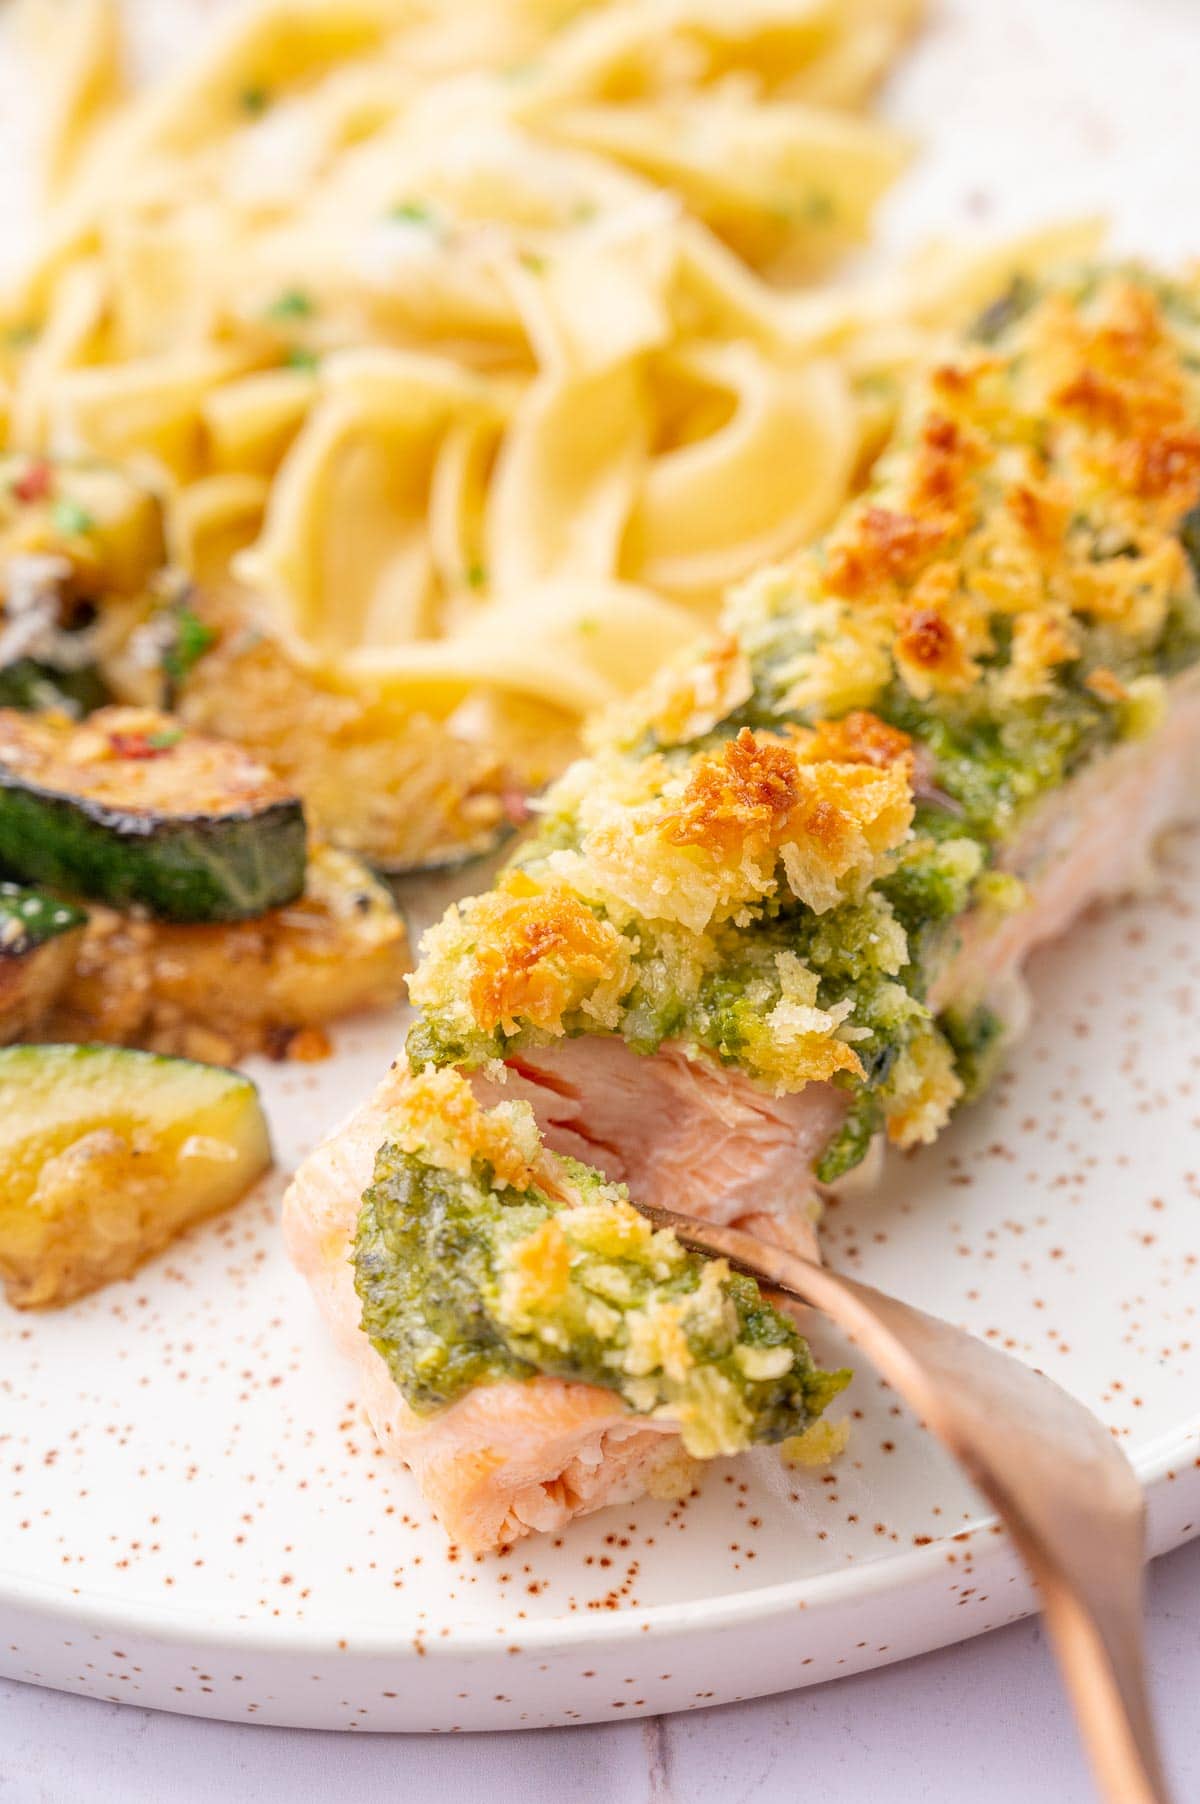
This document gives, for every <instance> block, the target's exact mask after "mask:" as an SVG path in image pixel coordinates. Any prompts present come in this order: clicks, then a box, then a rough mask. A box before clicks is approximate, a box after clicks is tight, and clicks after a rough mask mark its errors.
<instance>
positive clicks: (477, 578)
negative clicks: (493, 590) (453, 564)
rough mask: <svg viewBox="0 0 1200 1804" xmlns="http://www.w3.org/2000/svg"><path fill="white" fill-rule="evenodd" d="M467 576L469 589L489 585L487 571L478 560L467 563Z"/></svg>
mask: <svg viewBox="0 0 1200 1804" xmlns="http://www.w3.org/2000/svg"><path fill="white" fill-rule="evenodd" d="M466 578H467V587H468V588H469V589H483V588H486V587H487V571H486V570H485V569H484V567H483V565H482V564H481V563H479V562H478V560H476V562H475V563H473V564H468V565H467V568H466Z"/></svg>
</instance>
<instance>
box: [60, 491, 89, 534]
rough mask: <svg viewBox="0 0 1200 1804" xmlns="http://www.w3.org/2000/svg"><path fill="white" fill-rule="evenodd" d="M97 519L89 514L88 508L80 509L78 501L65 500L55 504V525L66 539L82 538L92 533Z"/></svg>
mask: <svg viewBox="0 0 1200 1804" xmlns="http://www.w3.org/2000/svg"><path fill="white" fill-rule="evenodd" d="M95 524H96V521H95V517H94V515H92V514H89V513H88V511H87V508H86V507H80V505H79V503H78V501H69V500H66V499H65V498H64V499H63V500H62V501H56V502H55V504H54V525H55V529H56V531H58V532H61V533H62V534H63V535H64V537H65V538H69V539H71V538H81V537H82V536H83V534H84V533H89V532H91V530H92V528H93V527H94V526H95Z"/></svg>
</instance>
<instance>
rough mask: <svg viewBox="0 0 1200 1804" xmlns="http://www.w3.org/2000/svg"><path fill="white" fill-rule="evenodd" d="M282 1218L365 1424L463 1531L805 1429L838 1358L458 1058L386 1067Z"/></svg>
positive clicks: (478, 1534) (553, 1515) (688, 1478)
mask: <svg viewBox="0 0 1200 1804" xmlns="http://www.w3.org/2000/svg"><path fill="white" fill-rule="evenodd" d="M283 1221H284V1235H285V1239H286V1242H287V1246H288V1250H289V1252H290V1253H291V1256H292V1258H293V1260H294V1261H295V1263H296V1265H297V1266H298V1267H299V1269H300V1271H301V1272H302V1273H303V1274H304V1276H305V1277H306V1278H307V1279H308V1281H309V1283H310V1284H311V1285H312V1288H313V1291H314V1293H315V1295H316V1298H317V1302H318V1304H319V1306H320V1308H321V1311H322V1313H323V1315H324V1316H325V1318H326V1320H327V1322H328V1323H329V1326H330V1327H331V1328H332V1330H333V1332H334V1335H335V1337H336V1338H337V1340H338V1342H339V1344H340V1346H341V1349H342V1351H343V1352H344V1353H346V1354H347V1355H348V1356H349V1358H350V1359H351V1360H352V1362H353V1363H354V1365H355V1367H356V1369H357V1371H358V1375H359V1380H360V1384H361V1391H362V1397H363V1403H364V1406H365V1408H366V1412H367V1415H368V1417H369V1418H370V1421H371V1424H372V1426H373V1428H374V1429H375V1432H376V1434H377V1436H378V1438H379V1441H380V1444H381V1445H382V1446H383V1448H384V1449H385V1451H386V1452H388V1453H390V1454H393V1455H394V1456H396V1457H397V1458H398V1459H400V1460H402V1461H403V1462H404V1463H405V1464H406V1465H408V1466H409V1467H410V1468H411V1469H412V1472H413V1474H414V1476H415V1478H416V1480H417V1483H418V1485H419V1486H420V1488H421V1491H422V1493H423V1495H424V1496H425V1498H426V1499H427V1501H428V1502H429V1504H430V1505H431V1507H432V1508H433V1510H434V1513H435V1514H436V1516H437V1517H438V1520H439V1521H440V1522H441V1523H442V1525H443V1527H444V1528H445V1529H446V1531H447V1533H448V1534H449V1535H450V1536H451V1538H452V1539H453V1540H454V1541H456V1542H458V1543H459V1544H460V1545H462V1546H464V1547H467V1548H469V1549H471V1550H474V1551H482V1550H486V1549H488V1548H492V1547H496V1546H500V1545H503V1544H505V1543H507V1542H511V1541H515V1540H517V1539H518V1538H519V1537H520V1536H522V1535H526V1534H529V1533H530V1532H531V1531H534V1530H542V1531H545V1530H552V1529H557V1528H561V1527H562V1526H563V1525H564V1524H565V1523H566V1522H568V1521H569V1520H571V1518H572V1517H574V1516H578V1515H585V1514H587V1513H589V1512H590V1511H592V1510H596V1509H600V1508H602V1507H603V1506H604V1505H605V1504H609V1503H622V1502H627V1501H629V1500H630V1499H632V1498H634V1497H637V1496H640V1495H641V1494H642V1492H644V1491H645V1490H647V1489H649V1490H652V1491H657V1492H658V1493H659V1494H660V1495H664V1496H678V1495H680V1494H682V1493H683V1492H686V1491H687V1490H688V1489H689V1488H690V1485H691V1483H692V1476H693V1473H694V1470H695V1461H696V1460H698V1459H709V1458H713V1457H715V1456H716V1455H719V1454H729V1453H736V1452H739V1451H740V1450H741V1449H742V1448H744V1447H747V1446H750V1445H751V1444H753V1443H755V1442H764V1441H765V1442H779V1441H786V1440H788V1439H789V1438H791V1437H802V1436H804V1435H806V1434H808V1433H809V1431H810V1430H811V1429H812V1428H813V1427H814V1426H815V1425H816V1424H817V1421H818V1418H819V1417H820V1415H821V1412H822V1410H823V1409H824V1407H825V1405H826V1403H827V1402H828V1401H829V1400H830V1399H831V1398H832V1397H833V1396H835V1395H836V1394H837V1392H838V1391H839V1390H840V1389H841V1388H842V1386H843V1385H844V1384H845V1383H846V1381H847V1379H848V1376H849V1374H848V1373H828V1372H822V1371H820V1370H819V1369H818V1368H817V1367H816V1366H815V1365H814V1364H813V1361H812V1359H811V1357H810V1355H809V1351H808V1348H807V1346H806V1345H805V1343H804V1341H803V1340H802V1339H801V1337H800V1335H799V1334H798V1333H797V1331H796V1329H795V1327H794V1325H793V1324H792V1323H791V1322H790V1321H789V1320H788V1319H786V1318H785V1317H784V1316H782V1315H780V1314H779V1313H778V1312H777V1311H776V1310H775V1309H773V1308H771V1307H770V1306H769V1305H768V1304H767V1303H766V1301H765V1300H764V1299H763V1297H762V1296H761V1295H760V1294H759V1291H758V1287H757V1285H755V1284H754V1283H753V1282H752V1281H751V1280H750V1279H748V1278H745V1277H742V1276H739V1275H737V1274H735V1273H732V1272H730V1270H729V1269H728V1267H727V1266H726V1265H725V1263H724V1261H722V1260H705V1259H703V1258H701V1257H699V1256H698V1255H696V1254H694V1253H688V1252H686V1251H685V1249H684V1248H683V1247H682V1246H681V1245H680V1244H679V1243H678V1242H677V1241H676V1240H675V1238H674V1236H673V1235H672V1234H670V1233H664V1232H662V1231H661V1230H655V1229H653V1228H651V1227H650V1225H649V1223H648V1222H647V1221H646V1220H645V1218H644V1217H643V1216H641V1215H640V1214H638V1212H637V1211H636V1210H635V1209H634V1208H632V1207H631V1205H630V1204H629V1202H628V1201H627V1200H626V1197H625V1195H624V1194H623V1193H622V1192H621V1191H619V1190H618V1189H616V1188H615V1187H614V1186H612V1185H608V1184H606V1183H604V1181H603V1180H602V1179H601V1178H600V1176H599V1174H598V1173H596V1172H594V1171H592V1170H589V1169H588V1168H586V1167H584V1166H581V1165H577V1164H576V1163H575V1162H574V1161H573V1160H568V1159H562V1158H560V1157H558V1156H557V1155H556V1154H554V1153H551V1152H550V1151H549V1150H548V1149H547V1148H546V1146H545V1145H544V1144H543V1142H542V1139H541V1136H540V1134H539V1132H538V1129H537V1126H536V1124H535V1122H534V1119H533V1114H532V1111H531V1110H530V1108H529V1106H528V1104H526V1103H520V1102H518V1103H511V1102H505V1103H501V1104H499V1105H497V1106H496V1107H495V1108H493V1109H491V1110H484V1109H483V1108H481V1106H480V1105H479V1103H478V1102H477V1100H476V1099H475V1097H474V1095H473V1094H472V1092H471V1090H470V1088H469V1087H468V1085H467V1082H466V1080H465V1079H464V1078H463V1077H462V1076H460V1075H459V1074H458V1073H457V1072H453V1071H442V1072H431V1073H423V1074H421V1075H419V1076H416V1077H413V1076H410V1075H409V1074H408V1073H407V1072H402V1071H401V1070H399V1069H398V1068H396V1069H393V1071H391V1072H390V1073H389V1074H388V1076H387V1078H386V1079H385V1080H384V1082H383V1084H382V1085H381V1086H380V1088H379V1090H378V1091H377V1092H376V1094H375V1095H374V1096H373V1097H372V1098H370V1100H369V1101H368V1102H367V1103H365V1104H364V1105H363V1106H362V1107H361V1108H360V1109H359V1111H358V1112H357V1114H356V1115H355V1116H354V1117H353V1118H352V1120H351V1121H350V1122H349V1123H347V1125H346V1126H345V1127H344V1128H342V1129H341V1130H340V1131H339V1132H338V1133H337V1134H335V1135H333V1136H332V1137H331V1138H330V1139H329V1140H327V1141H326V1142H325V1144H324V1145H323V1146H321V1147H319V1148H318V1149H317V1151H316V1152H315V1153H313V1154H312V1156H311V1157H310V1158H309V1159H307V1160H306V1161H305V1163H304V1165H303V1166H302V1167H301V1169H300V1171H299V1172H298V1173H297V1174H296V1177H295V1178H294V1179H293V1181H292V1183H291V1185H290V1187H289V1189H288V1193H287V1196H286V1198H285V1200H284V1215H283Z"/></svg>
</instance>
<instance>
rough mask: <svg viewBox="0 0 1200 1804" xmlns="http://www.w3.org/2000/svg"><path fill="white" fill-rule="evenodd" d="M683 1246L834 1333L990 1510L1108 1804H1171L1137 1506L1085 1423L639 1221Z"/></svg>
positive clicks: (1045, 1388)
mask: <svg viewBox="0 0 1200 1804" xmlns="http://www.w3.org/2000/svg"><path fill="white" fill-rule="evenodd" d="M638 1206H639V1207H640V1208H641V1210H642V1214H643V1215H646V1216H647V1217H648V1218H649V1219H650V1220H651V1221H652V1222H654V1224H655V1225H656V1226H657V1227H663V1228H670V1229H671V1230H672V1231H673V1233H674V1234H675V1235H676V1236H677V1237H678V1239H679V1240H681V1241H682V1242H683V1244H684V1245H685V1246H689V1247H693V1248H695V1249H696V1250H697V1251H698V1252H701V1253H710V1254H714V1255H718V1256H720V1257H723V1258H725V1259H728V1261H729V1263H730V1264H731V1265H732V1266H734V1267H736V1269H737V1270H739V1271H743V1272H746V1273H747V1274H748V1275H749V1276H750V1277H752V1278H757V1279H759V1280H760V1281H761V1282H762V1283H764V1284H765V1285H767V1286H768V1287H769V1288H770V1289H771V1290H772V1291H774V1292H776V1293H778V1294H776V1296H775V1297H774V1298H773V1300H774V1301H776V1302H781V1303H785V1304H786V1303H788V1302H791V1303H792V1305H793V1307H794V1304H795V1302H796V1300H797V1299H798V1300H799V1301H800V1302H802V1303H806V1304H809V1305H810V1306H811V1307H813V1308H815V1309H819V1310H821V1311H822V1313H823V1314H825V1315H827V1316H829V1317H830V1319H831V1320H832V1321H835V1322H837V1323H838V1325H839V1326H840V1327H842V1328H844V1329H845V1330H846V1331H847V1333H849V1334H850V1335H851V1336H852V1337H853V1339H854V1341H855V1342H856V1344H857V1345H858V1346H860V1347H861V1348H862V1350H863V1352H864V1353H865V1354H866V1356H867V1358H868V1359H870V1361H871V1362H872V1364H873V1365H875V1366H877V1367H878V1369H879V1371H880V1372H882V1374H883V1376H884V1377H885V1378H886V1379H887V1381H888V1383H889V1384H891V1385H893V1386H894V1387H895V1389H896V1390H897V1391H899V1393H900V1395H901V1396H902V1397H904V1398H905V1400H906V1401H907V1402H908V1403H909V1404H910V1405H911V1407H912V1408H913V1409H914V1410H916V1412H917V1414H918V1415H919V1416H920V1418H921V1420H922V1422H923V1423H924V1425H925V1426H926V1427H927V1428H929V1429H930V1430H931V1431H932V1432H933V1433H934V1434H935V1435H936V1436H937V1437H938V1439H939V1440H940V1441H942V1442H944V1443H945V1445H946V1446H947V1447H948V1448H949V1450H950V1452H951V1453H952V1454H953V1455H954V1457H955V1458H956V1459H957V1460H958V1462H959V1464H960V1465H961V1466H962V1467H963V1469H964V1471H965V1472H966V1474H967V1476H968V1477H969V1478H970V1479H971V1480H972V1482H973V1483H974V1484H975V1485H977V1486H978V1488H979V1489H980V1490H981V1491H982V1492H983V1493H984V1495H985V1496H986V1497H987V1498H988V1500H989V1501H990V1502H991V1503H992V1504H993V1505H994V1506H995V1508H996V1510H997V1511H998V1512H999V1514H1000V1516H1001V1518H1002V1519H1003V1521H1004V1524H1005V1526H1006V1527H1007V1529H1008V1532H1009V1534H1010V1535H1011V1536H1012V1538H1013V1541H1014V1542H1015V1544H1016V1546H1017V1548H1018V1550H1019V1551H1020V1553H1021V1554H1022V1555H1023V1556H1024V1558H1025V1560H1026V1562H1027V1564H1028V1566H1029V1567H1030V1570H1031V1572H1032V1574H1033V1577H1034V1579H1035V1581H1036V1583H1037V1586H1038V1590H1039V1591H1040V1593H1041V1598H1042V1604H1043V1608H1044V1611H1045V1616H1046V1622H1047V1625H1048V1627H1049V1630H1050V1636H1051V1641H1052V1643H1053V1645H1054V1648H1055V1650H1056V1652H1057V1654H1058V1661H1059V1666H1060V1668H1061V1671H1062V1675H1063V1678H1064V1680H1065V1682H1066V1686H1067V1691H1068V1693H1069V1694H1070V1696H1071V1699H1072V1701H1073V1703H1074V1706H1075V1715H1076V1718H1077V1720H1078V1723H1079V1727H1080V1731H1081V1733H1082V1736H1083V1741H1084V1745H1085V1747H1086V1748H1087V1751H1088V1754H1089V1757H1090V1759H1091V1762H1092V1766H1093V1770H1094V1772H1095V1777H1096V1780H1097V1782H1098V1784H1099V1786H1100V1789H1101V1791H1102V1793H1103V1794H1104V1796H1105V1797H1106V1798H1107V1799H1108V1800H1109V1801H1110V1804H1170V1800H1169V1795H1168V1792H1167V1784H1166V1778H1165V1775H1164V1773H1163V1770H1162V1764H1161V1761H1160V1758H1159V1753H1158V1747H1157V1743H1156V1738H1155V1733H1154V1723H1153V1719H1152V1716H1151V1712H1150V1701H1149V1694H1148V1690H1147V1684H1146V1663H1145V1650H1144V1646H1143V1640H1142V1569H1143V1561H1144V1557H1145V1556H1144V1529H1145V1501H1144V1499H1143V1496H1142V1491H1141V1486H1140V1485H1139V1484H1138V1481H1137V1479H1136V1477H1135V1475H1134V1472H1133V1468H1132V1467H1131V1466H1130V1464H1129V1461H1128V1460H1127V1459H1126V1458H1125V1456H1124V1454H1123V1453H1122V1452H1121V1451H1120V1449H1119V1448H1118V1446H1117V1444H1116V1442H1115V1441H1114V1440H1113V1438H1112V1436H1111V1434H1110V1433H1109V1432H1108V1430H1107V1429H1106V1428H1105V1427H1104V1425H1103V1424H1102V1423H1101V1422H1099V1421H1098V1420H1097V1419H1096V1417H1095V1416H1094V1415H1093V1414H1092V1413H1091V1411H1090V1410H1088V1409H1085V1407H1084V1405H1083V1404H1082V1403H1078V1402H1076V1400H1075V1398H1074V1397H1071V1396H1068V1394H1067V1392H1066V1391H1064V1390H1061V1389H1060V1388H1059V1386H1058V1385H1057V1384H1055V1383H1054V1382H1053V1381H1052V1380H1051V1379H1049V1378H1047V1377H1045V1376H1044V1375H1043V1374H1042V1373H1041V1372H1036V1371H1034V1370H1033V1369H1032V1368H1031V1367H1029V1366H1025V1365H1022V1364H1021V1363H1020V1361H1019V1360H1016V1359H1010V1358H1009V1356H1008V1354H1006V1353H999V1352H997V1351H996V1350H995V1348H993V1347H989V1346H988V1345H987V1344H986V1342H984V1341H980V1340H976V1338H975V1337H974V1335H971V1334H967V1333H966V1332H965V1331H964V1330H963V1329H961V1328H953V1327H951V1325H950V1323H949V1322H943V1321H939V1320H938V1318H937V1317H936V1316H932V1315H925V1314H924V1313H923V1312H922V1311H921V1310H919V1309H913V1308H912V1307H910V1305H909V1304H907V1303H901V1302H898V1301H897V1300H896V1298H895V1297H889V1296H885V1295H884V1293H883V1292H882V1291H879V1290H874V1289H873V1288H872V1287H871V1286H870V1285H869V1284H860V1283H859V1282H858V1281H857V1280H856V1279H854V1278H846V1277H842V1276H840V1275H839V1274H838V1273H836V1272H831V1271H828V1270H826V1268H825V1267H824V1266H822V1265H816V1264H814V1263H813V1262H812V1260H810V1259H804V1258H802V1257H801V1256H800V1255H799V1254H796V1253H787V1252H784V1251H783V1250H782V1249H781V1248H777V1247H773V1246H770V1245H768V1244H767V1243H766V1242H765V1241H761V1240H758V1239H756V1238H755V1237H753V1236H752V1235H749V1234H744V1233H742V1232H741V1231H740V1230H739V1229H737V1228H723V1227H715V1226H713V1225H712V1224H710V1223H708V1222H702V1221H697V1220H695V1219H694V1218H693V1217H692V1216H688V1215H676V1214H674V1213H672V1211H670V1210H668V1209H654V1208H648V1207H644V1206H642V1205H638Z"/></svg>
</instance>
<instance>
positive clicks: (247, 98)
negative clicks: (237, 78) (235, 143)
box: [237, 81, 271, 119]
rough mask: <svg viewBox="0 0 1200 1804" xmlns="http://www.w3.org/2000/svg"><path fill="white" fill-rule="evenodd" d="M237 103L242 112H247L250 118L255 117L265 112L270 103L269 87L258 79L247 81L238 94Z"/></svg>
mask: <svg viewBox="0 0 1200 1804" xmlns="http://www.w3.org/2000/svg"><path fill="white" fill-rule="evenodd" d="M237 103H238V106H239V107H240V108H241V110H242V112H243V113H248V114H249V115H250V117H251V118H252V119H257V118H258V116H259V114H260V113H265V112H266V110H267V108H268V107H269V106H270V104H271V93H270V89H269V88H266V87H264V86H263V84H262V83H261V82H258V81H252V82H248V83H247V84H246V86H245V87H244V88H242V90H241V91H240V93H239V94H238V97H237Z"/></svg>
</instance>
